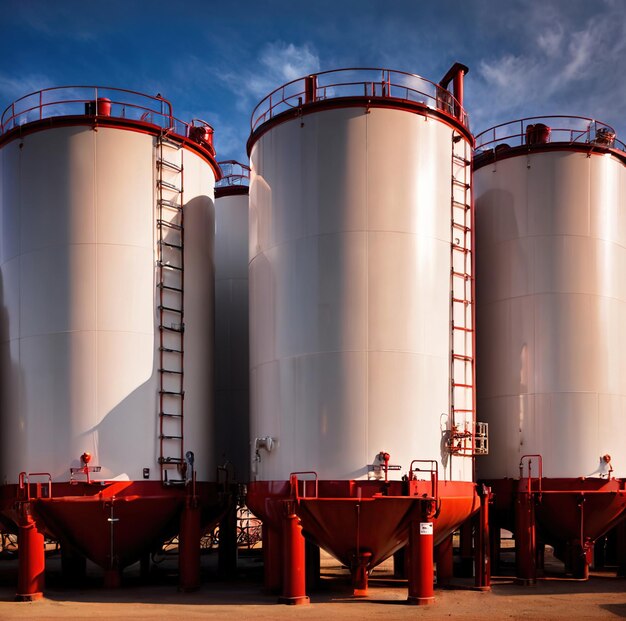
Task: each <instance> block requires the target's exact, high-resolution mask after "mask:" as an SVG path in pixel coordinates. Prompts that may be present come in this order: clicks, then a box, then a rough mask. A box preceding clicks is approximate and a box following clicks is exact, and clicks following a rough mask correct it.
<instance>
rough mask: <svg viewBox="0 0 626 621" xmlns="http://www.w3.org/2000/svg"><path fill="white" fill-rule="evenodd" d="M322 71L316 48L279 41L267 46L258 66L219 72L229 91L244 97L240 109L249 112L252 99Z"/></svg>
mask: <svg viewBox="0 0 626 621" xmlns="http://www.w3.org/2000/svg"><path fill="white" fill-rule="evenodd" d="M319 70H320V60H319V56H318V54H317V51H316V50H315V48H314V47H313V46H311V45H309V44H304V45H301V46H298V45H294V44H293V43H286V42H284V41H276V42H273V43H266V44H265V46H264V47H263V48H262V49H261V53H260V55H259V61H258V64H257V65H256V66H252V67H251V68H250V69H246V70H244V71H239V72H237V73H233V72H232V71H220V72H218V78H219V79H220V80H221V81H222V82H223V83H225V84H226V86H227V87H228V88H229V90H231V91H233V92H234V93H236V94H238V95H242V97H240V99H239V100H238V102H237V107H238V108H239V109H240V110H241V111H249V110H250V104H251V100H253V99H254V100H258V99H260V98H262V97H265V96H266V95H269V94H270V93H271V92H272V91H273V90H275V89H276V88H278V87H280V86H281V85H283V84H285V83H286V82H291V81H292V80H296V79H297V78H300V77H303V76H306V75H308V74H310V73H316V72H318V71H319Z"/></svg>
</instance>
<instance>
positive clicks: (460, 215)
mask: <svg viewBox="0 0 626 621" xmlns="http://www.w3.org/2000/svg"><path fill="white" fill-rule="evenodd" d="M450 191H451V218H450V265H451V267H450V392H449V399H450V414H449V417H448V420H449V432H450V433H449V435H448V450H449V452H450V454H454V455H459V456H464V457H471V456H473V455H474V454H475V452H476V438H475V436H476V429H475V414H476V404H475V402H476V396H475V384H476V381H475V378H476V373H475V331H474V328H475V308H474V306H475V304H474V284H475V280H474V273H475V272H474V250H473V249H474V210H473V208H472V193H471V192H472V187H471V146H470V145H469V144H468V142H467V141H466V140H464V139H463V137H462V135H461V134H459V133H458V132H456V131H453V132H452V157H451V180H450Z"/></svg>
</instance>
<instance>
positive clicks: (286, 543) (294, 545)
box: [278, 501, 310, 605]
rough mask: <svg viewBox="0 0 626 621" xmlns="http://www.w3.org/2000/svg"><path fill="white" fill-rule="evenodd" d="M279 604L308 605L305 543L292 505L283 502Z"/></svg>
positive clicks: (289, 502)
mask: <svg viewBox="0 0 626 621" xmlns="http://www.w3.org/2000/svg"><path fill="white" fill-rule="evenodd" d="M278 602H279V603H280V604H291V605H302V604H308V603H310V600H309V598H308V596H307V594H306V564H305V543H304V537H303V536H302V526H300V519H299V518H298V516H297V515H296V512H295V506H294V503H293V502H291V501H286V502H285V516H284V518H283V594H282V596H281V597H279V598H278Z"/></svg>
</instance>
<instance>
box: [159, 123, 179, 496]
mask: <svg viewBox="0 0 626 621" xmlns="http://www.w3.org/2000/svg"><path fill="white" fill-rule="evenodd" d="M156 186H157V187H156V195H157V209H156V235H157V237H156V240H157V248H156V253H157V260H156V268H157V278H156V282H157V299H158V304H157V315H158V327H159V368H158V384H159V394H158V416H159V426H158V429H159V431H158V433H159V437H158V440H159V459H158V462H159V467H160V472H161V482H162V483H163V484H165V485H176V484H180V485H184V484H185V482H186V474H185V469H186V462H185V457H184V434H183V429H184V404H185V391H184V353H185V340H184V337H185V311H184V309H185V278H184V273H185V227H184V225H185V222H184V209H183V207H184V149H183V148H182V144H181V143H180V142H178V141H175V140H172V139H171V138H170V137H168V135H167V132H162V133H161V135H160V136H159V137H158V139H157V144H156Z"/></svg>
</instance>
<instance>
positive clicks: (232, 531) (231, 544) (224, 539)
mask: <svg viewBox="0 0 626 621" xmlns="http://www.w3.org/2000/svg"><path fill="white" fill-rule="evenodd" d="M217 568H218V571H219V574H220V577H224V578H234V577H235V576H236V575H237V505H236V503H233V504H232V506H231V507H229V509H228V511H227V512H226V514H225V515H224V517H223V518H222V519H221V520H220V540H219V545H218V549H217Z"/></svg>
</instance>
